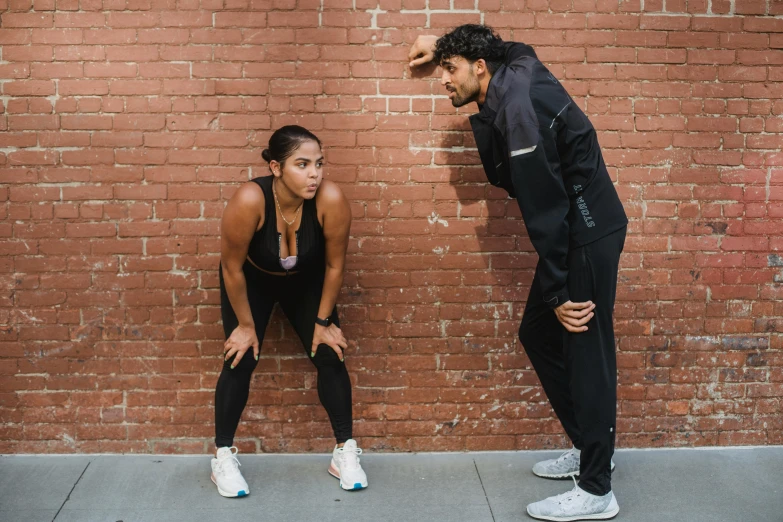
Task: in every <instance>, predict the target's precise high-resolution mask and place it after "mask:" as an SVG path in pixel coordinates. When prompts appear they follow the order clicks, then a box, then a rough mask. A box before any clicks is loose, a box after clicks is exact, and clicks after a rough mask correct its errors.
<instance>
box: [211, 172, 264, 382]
mask: <svg viewBox="0 0 783 522" xmlns="http://www.w3.org/2000/svg"><path fill="white" fill-rule="evenodd" d="M263 215H264V195H263V192H261V188H260V187H258V185H256V184H255V183H247V184H245V185H243V186H242V187H240V189H239V190H238V191H237V192H236V194H234V196H233V197H232V198H231V200H229V202H228V205H226V208H225V210H224V211H223V220H222V222H221V237H220V264H221V267H222V270H223V282H224V284H225V287H226V293H227V294H228V300H229V301H230V302H231V308H233V310H234V313H235V314H236V316H237V319H238V320H239V326H238V327H237V328H236V330H235V331H234V332H232V334H231V336H230V337H229V338H228V340H227V341H226V343H225V346H224V349H225V352H226V356H225V359H226V360H228V359H229V358H230V357H232V356H234V355H235V354H236V355H237V358H236V359H235V360H236V361H239V360H240V359H241V358H242V357H243V356H244V354H245V352H246V351H247V349H248V348H249V347H250V346H251V345H252V346H253V353H254V355H255V358H256V359H258V352H259V346H258V339H257V337H256V334H255V324H254V321H253V315H252V313H251V312H250V303H249V302H248V300H247V282H246V281H245V274H244V272H243V271H242V266H243V265H244V264H245V259H246V258H247V249H248V247H249V246H250V241H251V240H252V239H253V234H255V232H256V230H257V229H258V226H259V224H260V223H261V219H262V218H261V216H263ZM232 367H233V366H232Z"/></svg>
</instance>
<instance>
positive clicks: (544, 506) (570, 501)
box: [527, 479, 620, 522]
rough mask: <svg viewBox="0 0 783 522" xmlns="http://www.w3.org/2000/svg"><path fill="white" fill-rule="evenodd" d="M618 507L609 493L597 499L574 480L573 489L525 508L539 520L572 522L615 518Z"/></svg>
mask: <svg viewBox="0 0 783 522" xmlns="http://www.w3.org/2000/svg"><path fill="white" fill-rule="evenodd" d="M619 512H620V506H618V505H617V499H616V498H614V493H612V492H611V491H610V492H609V493H607V494H606V495H604V496H602V497H599V496H598V495H593V494H590V493H588V492H587V491H585V490H583V489H580V488H579V486H577V485H576V479H574V489H572V490H571V491H569V492H567V493H563V494H560V495H555V496H554V497H549V498H547V499H545V500H541V501H539V502H534V503H532V504H529V505H528V506H527V514H528V515H530V516H531V517H533V518H537V519H539V520H552V521H555V522H570V521H572V520H608V519H610V518H614V517H616V516H617V513H619Z"/></svg>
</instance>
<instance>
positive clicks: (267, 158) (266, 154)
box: [261, 149, 272, 163]
mask: <svg viewBox="0 0 783 522" xmlns="http://www.w3.org/2000/svg"><path fill="white" fill-rule="evenodd" d="M261 157H262V158H264V161H266V162H267V163H269V162H270V161H272V155H271V154H270V153H269V149H264V150H262V151H261Z"/></svg>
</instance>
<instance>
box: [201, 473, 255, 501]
mask: <svg viewBox="0 0 783 522" xmlns="http://www.w3.org/2000/svg"><path fill="white" fill-rule="evenodd" d="M209 478H211V479H212V483H213V484H215V487H216V488H217V490H218V493H220V496H222V497H226V498H241V497H246V496H248V495H249V494H250V491H245V490H244V489H240V490H239V491H237V492H236V493H235V494H232V493H229V492H228V491H223V490H222V489H220V486H218V484H217V480H215V475H210V476H209Z"/></svg>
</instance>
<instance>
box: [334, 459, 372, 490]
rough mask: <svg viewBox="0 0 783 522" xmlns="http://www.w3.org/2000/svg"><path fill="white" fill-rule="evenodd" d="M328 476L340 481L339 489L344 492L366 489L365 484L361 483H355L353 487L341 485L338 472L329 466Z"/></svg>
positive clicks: (341, 480)
mask: <svg viewBox="0 0 783 522" xmlns="http://www.w3.org/2000/svg"><path fill="white" fill-rule="evenodd" d="M329 474H330V475H331V476H333V477H334V478H336V479H337V480H339V481H340V487H341V488H343V489H344V490H345V491H359V490H360V489H365V488H366V487H367V484H366V483H365V484H362V483H361V482H356V483H354V485H353V486H347V485H346V484H343V479H341V478H340V471H339V470H338V469H336V468H335V467H334V466H332V465H331V464H329Z"/></svg>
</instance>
